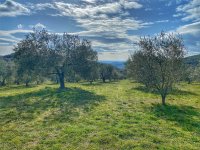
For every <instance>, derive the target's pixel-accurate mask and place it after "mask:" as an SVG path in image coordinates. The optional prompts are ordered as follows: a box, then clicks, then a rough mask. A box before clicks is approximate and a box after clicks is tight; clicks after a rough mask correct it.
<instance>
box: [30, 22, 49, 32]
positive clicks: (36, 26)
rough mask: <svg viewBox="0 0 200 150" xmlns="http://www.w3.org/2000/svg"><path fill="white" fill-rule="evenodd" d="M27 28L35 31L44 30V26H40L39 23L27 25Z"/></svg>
mask: <svg viewBox="0 0 200 150" xmlns="http://www.w3.org/2000/svg"><path fill="white" fill-rule="evenodd" d="M29 27H30V28H31V29H33V28H35V29H37V30H41V29H45V28H46V26H45V25H43V24H41V23H37V24H35V25H29Z"/></svg>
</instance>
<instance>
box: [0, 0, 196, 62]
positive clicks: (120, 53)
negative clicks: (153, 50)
mask: <svg viewBox="0 0 200 150" xmlns="http://www.w3.org/2000/svg"><path fill="white" fill-rule="evenodd" d="M33 27H35V28H36V29H38V30H40V29H42V28H46V29H47V30H49V32H54V33H62V32H68V33H70V34H78V35H79V36H81V37H83V38H87V39H89V40H91V41H92V45H93V49H94V50H96V51H97V52H98V57H99V60H118V61H124V60H126V59H127V58H128V56H129V55H130V54H131V53H132V52H133V51H134V50H136V47H135V45H134V43H135V42H137V41H138V39H139V38H140V36H144V35H155V34H158V33H159V32H160V31H162V30H163V31H166V32H177V33H180V34H182V36H183V38H184V42H185V47H186V49H187V51H188V54H187V55H194V54H199V53H200V0H61V1H58V0H30V1H27V0H15V1H14V0H0V55H5V54H9V53H11V52H12V49H13V46H14V45H15V44H16V43H17V42H19V41H20V40H21V39H23V38H24V35H25V34H27V33H29V32H31V31H32V28H33Z"/></svg>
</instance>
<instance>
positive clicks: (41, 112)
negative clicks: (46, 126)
mask: <svg viewBox="0 0 200 150" xmlns="http://www.w3.org/2000/svg"><path fill="white" fill-rule="evenodd" d="M103 100H105V97H104V96H101V95H96V94H95V93H93V92H90V91H86V90H83V89H81V88H68V89H66V90H64V91H60V90H57V89H56V88H50V87H47V88H45V89H42V90H40V91H36V92H30V93H26V94H19V95H16V96H7V97H0V109H1V115H0V120H1V121H0V124H6V123H8V122H14V121H32V120H33V119H36V118H38V117H39V116H40V117H43V121H44V122H49V121H70V120H72V119H73V118H74V117H76V116H78V115H79V113H80V111H84V112H88V111H91V110H92V109H93V108H94V107H95V106H96V105H98V104H99V102H101V101H103Z"/></svg>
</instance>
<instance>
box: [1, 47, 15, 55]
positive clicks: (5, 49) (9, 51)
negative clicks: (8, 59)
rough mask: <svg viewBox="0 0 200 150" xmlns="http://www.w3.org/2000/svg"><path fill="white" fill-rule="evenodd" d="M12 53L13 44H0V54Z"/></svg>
mask: <svg viewBox="0 0 200 150" xmlns="http://www.w3.org/2000/svg"><path fill="white" fill-rule="evenodd" d="M10 53H13V46H5V45H0V55H8V54H10Z"/></svg>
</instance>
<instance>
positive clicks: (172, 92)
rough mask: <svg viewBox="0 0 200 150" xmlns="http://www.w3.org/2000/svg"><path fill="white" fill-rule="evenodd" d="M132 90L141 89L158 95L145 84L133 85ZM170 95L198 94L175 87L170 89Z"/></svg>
mask: <svg viewBox="0 0 200 150" xmlns="http://www.w3.org/2000/svg"><path fill="white" fill-rule="evenodd" d="M132 89H133V90H137V91H141V92H144V93H153V94H156V95H160V94H159V93H158V92H157V91H156V90H152V89H148V88H146V87H145V86H138V87H134V88H132ZM170 95H184V96H186V95H193V96H198V94H196V93H193V92H190V91H184V90H180V89H177V88H174V89H172V90H171V91H170Z"/></svg>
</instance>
